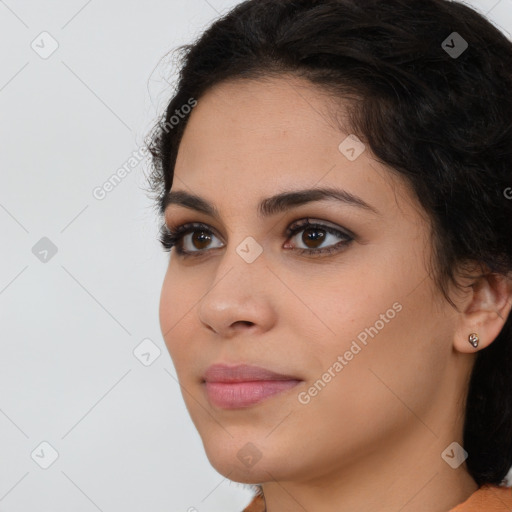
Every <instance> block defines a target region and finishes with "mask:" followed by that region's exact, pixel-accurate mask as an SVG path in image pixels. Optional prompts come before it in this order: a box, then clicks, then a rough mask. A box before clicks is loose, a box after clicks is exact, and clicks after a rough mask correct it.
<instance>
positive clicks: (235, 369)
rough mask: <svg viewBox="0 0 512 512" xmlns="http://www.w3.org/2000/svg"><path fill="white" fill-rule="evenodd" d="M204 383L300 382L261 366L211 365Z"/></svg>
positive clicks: (296, 378)
mask: <svg viewBox="0 0 512 512" xmlns="http://www.w3.org/2000/svg"><path fill="white" fill-rule="evenodd" d="M203 380H204V381H206V382H250V381H257V380H301V379H299V378H298V377H294V376H292V375H285V374H282V373H276V372H273V371H271V370H267V369H266V368H262V367H261V366H252V365H248V364H238V365H235V366H229V365H227V364H213V365H211V366H209V367H208V368H207V370H206V372H205V373H204V375H203Z"/></svg>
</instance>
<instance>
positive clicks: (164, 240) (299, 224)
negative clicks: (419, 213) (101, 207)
mask: <svg viewBox="0 0 512 512" xmlns="http://www.w3.org/2000/svg"><path fill="white" fill-rule="evenodd" d="M333 224H334V223H331V222H329V221H325V220H320V219H312V218H309V217H307V218H302V219H297V220H296V221H294V222H292V223H291V224H289V225H288V226H287V228H286V230H285V233H284V234H283V236H285V237H286V240H287V241H288V240H289V239H290V238H292V237H294V236H297V235H298V233H300V232H301V231H304V230H306V229H307V228H308V227H313V228H318V229H321V230H323V231H327V232H328V233H330V234H331V235H333V236H337V237H339V238H340V239H341V240H340V241H339V242H338V243H336V244H331V245H328V246H327V247H321V248H309V249H308V248H306V249H303V248H297V247H292V248H291V249H289V248H288V247H287V248H286V250H292V251H294V252H296V253H297V254H306V255H307V256H308V257H314V256H321V255H324V254H328V253H329V254H330V253H338V252H341V251H342V250H343V249H344V248H346V247H347V246H349V245H350V244H351V243H352V242H354V241H356V240H357V239H358V237H357V235H355V234H354V233H353V232H352V231H351V230H349V229H347V228H344V227H341V226H338V225H333ZM195 231H206V232H208V233H211V234H212V235H214V236H215V237H216V238H219V239H220V240H221V242H222V243H223V245H225V244H224V242H223V241H222V237H221V236H219V235H218V234H217V230H216V229H215V228H212V227H211V226H209V225H208V224H206V223H203V222H185V223H183V224H179V225H177V226H174V225H171V226H168V225H167V224H164V225H162V226H161V236H160V242H161V244H162V246H163V247H164V250H166V251H170V250H171V249H172V248H173V247H175V251H176V252H177V253H178V254H179V255H180V256H182V257H185V258H187V257H199V256H202V255H205V254H208V253H209V252H211V251H212V250H215V249H221V248H222V247H212V248H210V249H208V248H207V249H204V250H197V251H191V250H187V249H183V248H182V247H181V244H182V243H183V240H184V238H185V237H186V236H188V235H189V234H191V233H193V232H195ZM340 246H341V248H340Z"/></svg>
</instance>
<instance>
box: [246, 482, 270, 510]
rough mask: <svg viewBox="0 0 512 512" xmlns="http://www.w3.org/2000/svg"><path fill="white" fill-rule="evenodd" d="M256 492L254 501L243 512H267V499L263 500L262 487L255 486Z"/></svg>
mask: <svg viewBox="0 0 512 512" xmlns="http://www.w3.org/2000/svg"><path fill="white" fill-rule="evenodd" d="M254 488H255V490H256V492H255V495H254V496H253V498H252V501H251V502H250V503H249V505H247V507H245V508H244V509H243V511H242V512H266V507H265V499H264V498H263V489H262V488H261V486H260V485H256V486H254Z"/></svg>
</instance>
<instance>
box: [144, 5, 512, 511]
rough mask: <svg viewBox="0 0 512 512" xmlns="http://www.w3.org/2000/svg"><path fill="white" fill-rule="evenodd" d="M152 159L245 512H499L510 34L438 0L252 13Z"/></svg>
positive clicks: (155, 144) (201, 404)
mask: <svg viewBox="0 0 512 512" xmlns="http://www.w3.org/2000/svg"><path fill="white" fill-rule="evenodd" d="M184 49H185V51H184V54H183V61H182V68H181V74H180V79H179V82H178V86H177V89H176V91H175V94H174V96H173V98H172V100H171V101H170V103H169V105H168V107H167V109H166V112H165V113H164V115H163V116H162V118H161V119H160V120H159V122H158V124H157V126H156V127H155V130H154V132H153V133H152V140H151V142H150V143H149V148H150V150H151V152H152V156H153V163H154V166H153V170H152V174H151V176H150V184H151V190H152V191H153V192H154V193H155V199H156V204H157V205H158V208H159V212H160V214H161V215H162V219H163V226H162V236H161V241H162V243H163V245H164V247H165V248H166V249H167V250H171V248H174V250H173V251H172V252H171V255H170V259H169V266H168V269H167V273H166V276H165V279H164V283H163V287H162V293H161V301H160V323H161V329H162V333H163V336H164V339H165V342H166V345H167V347H168V350H169V352H170V355H171V357H172V360H173V363H174V365H175V368H176V372H177V375H178V378H179V381H180V385H181V387H182V391H183V398H184V400H185V403H186V406H187V408H188V411H189V413H190V415H191V418H192V421H193V422H194V425H195V426H196V428H197V430H198V432H199V434H200V436H201V438H202V441H203V444H204V448H205V450H206V454H207V456H208V459H209V461H210V462H211V464H212V466H213V467H214V468H215V469H216V470H217V471H218V472H219V473H221V474H222V475H224V476H226V477H227V478H229V479H231V480H233V481H237V482H242V483H247V484H256V486H257V487H256V489H257V493H256V495H255V497H254V499H253V501H252V502H251V504H250V505H249V506H248V507H247V508H246V509H245V510H246V511H263V510H266V511H267V512H288V511H299V510H300V511H303V510H306V511H314V512H324V511H340V510H343V511H351V512H354V511H367V510H378V511H380V512H391V511H393V512H397V511H400V512H412V511H414V512H427V511H428V512H446V511H457V512H468V511H475V510H479V511H480V510H482V511H484V510H485V511H491V510H492V511H498V510H502V511H505V510H507V511H509V510H511V509H512V493H511V490H510V488H508V487H504V486H502V485H501V486H500V484H503V483H504V478H505V476H506V474H507V472H508V470H509V468H510V466H511V464H512V396H511V394H512V321H511V315H510V310H511V304H512V222H511V219H512V200H511V196H512V194H511V193H510V192H511V190H512V189H511V188H510V187H511V186H512V130H511V119H512V99H511V96H510V90H511V89H512V44H511V43H510V41H509V40H508V39H507V38H506V37H505V36H504V35H503V34H502V33H501V32H499V31H498V30H497V29H496V28H494V27H493V25H491V24H490V23H489V22H488V21H486V20H485V19H484V18H483V17H482V16H480V15H479V14H477V13H476V12H475V11H473V10H472V9H470V8H469V7H467V6H466V5H463V4H460V3H456V2H449V1H444V0H412V1H411V0H386V1H382V0H381V1H377V0H316V1H315V0H249V1H246V2H243V3H241V4H239V5H238V6H237V7H235V8H234V9H233V10H232V11H231V12H230V13H228V14H226V15H225V16H223V17H222V18H221V19H219V20H217V21H216V22H215V23H214V24H213V25H212V26H211V27H210V28H209V29H208V30H207V31H206V32H205V33H204V34H203V35H202V36H201V37H200V38H199V40H198V41H196V42H195V43H194V44H192V45H189V46H186V47H185V48H184Z"/></svg>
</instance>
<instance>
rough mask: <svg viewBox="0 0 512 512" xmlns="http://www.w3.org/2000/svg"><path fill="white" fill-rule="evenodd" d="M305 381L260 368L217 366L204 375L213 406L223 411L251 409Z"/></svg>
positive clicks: (243, 365) (210, 368) (240, 365)
mask: <svg viewBox="0 0 512 512" xmlns="http://www.w3.org/2000/svg"><path fill="white" fill-rule="evenodd" d="M300 382H302V379H300V378H298V377H297V376H293V375H286V374H281V373H277V372H274V371H271V370H268V369H266V368H262V367H260V366H252V365H247V364H239V365H235V366H229V365H226V364H214V365H212V366H210V367H209V368H208V369H207V370H206V372H205V373H204V376H203V385H204V387H205V391H206V394H207V396H208V399H209V400H210V403H212V404H213V405H215V406H217V407H220V408H222V409H237V408H243V407H250V406H252V405H255V404H257V403H260V402H262V401H263V400H266V399H267V398H270V397H272V396H274V395H276V394H278V393H282V392H285V391H287V390H289V389H291V388H293V387H295V386H296V385H297V384H299V383H300Z"/></svg>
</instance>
